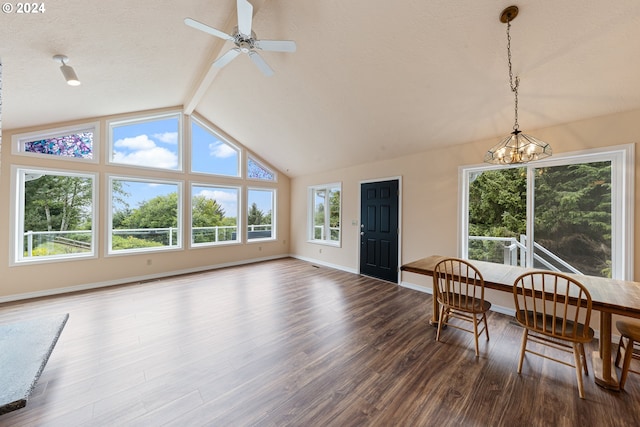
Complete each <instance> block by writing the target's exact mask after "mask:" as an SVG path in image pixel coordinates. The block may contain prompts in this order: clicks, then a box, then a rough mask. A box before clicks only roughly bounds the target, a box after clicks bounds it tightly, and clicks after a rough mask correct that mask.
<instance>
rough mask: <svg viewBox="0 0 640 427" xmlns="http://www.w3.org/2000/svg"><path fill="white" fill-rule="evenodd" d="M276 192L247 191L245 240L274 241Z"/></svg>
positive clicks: (252, 189) (253, 189)
mask: <svg viewBox="0 0 640 427" xmlns="http://www.w3.org/2000/svg"><path fill="white" fill-rule="evenodd" d="M275 196H276V190H272V189H263V188H249V190H248V191H247V204H248V211H247V240H249V241H251V240H259V239H263V240H264V239H275V238H276V234H275V232H276V230H275V224H276V222H275Z"/></svg>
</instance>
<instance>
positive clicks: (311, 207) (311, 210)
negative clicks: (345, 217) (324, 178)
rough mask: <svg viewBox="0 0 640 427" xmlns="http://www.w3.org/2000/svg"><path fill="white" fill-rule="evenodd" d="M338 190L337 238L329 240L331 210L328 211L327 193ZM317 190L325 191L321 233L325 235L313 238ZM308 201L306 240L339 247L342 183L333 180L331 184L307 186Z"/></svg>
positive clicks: (340, 243) (340, 239)
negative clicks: (338, 222) (321, 237)
mask: <svg viewBox="0 0 640 427" xmlns="http://www.w3.org/2000/svg"><path fill="white" fill-rule="evenodd" d="M336 189H337V190H338V191H340V211H339V213H338V214H339V217H340V227H339V229H338V235H339V238H338V240H331V229H330V226H329V225H330V217H331V215H330V214H331V212H330V208H331V206H330V204H329V194H330V192H331V191H332V190H336ZM318 190H324V191H325V192H326V195H327V198H326V201H327V202H326V203H325V205H324V225H323V229H324V231H323V234H324V235H325V236H326V238H325V239H316V238H315V228H316V225H315V208H316V206H315V194H316V192H317V191H318ZM307 194H308V203H307V207H308V209H307V210H308V222H307V223H308V226H307V232H308V240H307V241H308V242H310V243H318V244H321V245H328V246H337V247H340V246H341V245H342V183H341V182H334V183H331V184H323V185H312V186H309V187H308V193H307Z"/></svg>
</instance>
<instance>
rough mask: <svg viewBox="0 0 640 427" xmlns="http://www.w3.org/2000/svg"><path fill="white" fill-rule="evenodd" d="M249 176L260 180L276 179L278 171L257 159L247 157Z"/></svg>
mask: <svg viewBox="0 0 640 427" xmlns="http://www.w3.org/2000/svg"><path fill="white" fill-rule="evenodd" d="M247 178H250V179H257V180H260V181H275V180H276V173H275V172H273V171H272V170H271V169H269V168H268V167H266V166H264V165H263V164H262V163H260V162H258V161H257V160H255V159H253V158H251V157H247Z"/></svg>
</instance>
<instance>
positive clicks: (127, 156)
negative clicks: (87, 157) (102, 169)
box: [109, 113, 182, 170]
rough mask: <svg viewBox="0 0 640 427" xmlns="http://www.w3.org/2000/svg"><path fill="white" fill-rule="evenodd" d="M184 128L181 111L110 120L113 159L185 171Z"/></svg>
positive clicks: (119, 162)
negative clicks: (183, 169)
mask: <svg viewBox="0 0 640 427" xmlns="http://www.w3.org/2000/svg"><path fill="white" fill-rule="evenodd" d="M181 129H182V115H181V114H178V113H173V114H163V115H158V116H151V117H144V118H135V119H127V120H118V121H112V122H109V161H110V162H111V163H118V164H123V165H129V166H136V167H147V168H158V169H169V170H182V161H181V153H182V149H181V147H182V145H181V143H182V131H181Z"/></svg>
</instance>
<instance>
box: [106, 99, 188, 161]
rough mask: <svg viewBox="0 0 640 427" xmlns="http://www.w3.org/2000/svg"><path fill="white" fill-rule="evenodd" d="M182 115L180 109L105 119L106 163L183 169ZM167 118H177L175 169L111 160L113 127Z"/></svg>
mask: <svg viewBox="0 0 640 427" xmlns="http://www.w3.org/2000/svg"><path fill="white" fill-rule="evenodd" d="M183 116H184V115H183V114H182V112H180V111H170V112H167V113H161V114H147V115H140V116H135V117H127V118H124V119H113V120H108V121H107V129H108V132H107V133H108V137H109V139H108V141H107V143H106V144H105V146H106V150H107V153H106V156H105V158H106V159H107V163H108V164H110V165H117V166H122V167H129V168H136V169H147V170H156V171H157V170H161V171H166V172H169V173H176V172H182V171H183V170H184V125H183V123H184V117H183ZM169 118H177V119H178V142H177V152H178V167H177V168H176V169H167V168H158V167H153V166H145V165H141V166H139V165H134V164H131V163H119V162H114V161H113V153H114V149H113V148H114V147H113V144H114V142H115V141H114V140H113V129H114V128H115V127H119V126H126V125H132V124H139V123H146V122H154V121H157V120H163V119H169Z"/></svg>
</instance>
